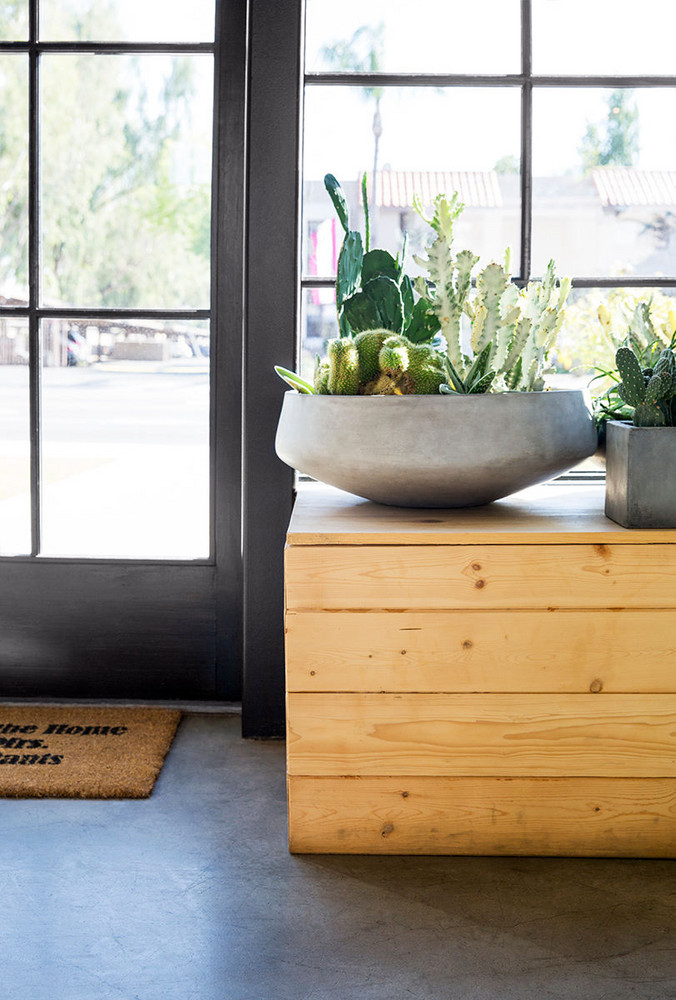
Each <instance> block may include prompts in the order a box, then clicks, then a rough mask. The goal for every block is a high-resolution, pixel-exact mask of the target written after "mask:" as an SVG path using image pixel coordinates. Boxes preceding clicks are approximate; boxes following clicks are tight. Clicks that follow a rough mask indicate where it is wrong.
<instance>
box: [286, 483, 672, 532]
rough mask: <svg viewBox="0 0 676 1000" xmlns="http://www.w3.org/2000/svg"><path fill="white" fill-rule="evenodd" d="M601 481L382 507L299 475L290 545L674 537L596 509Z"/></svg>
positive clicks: (602, 488) (602, 496) (601, 492)
mask: <svg viewBox="0 0 676 1000" xmlns="http://www.w3.org/2000/svg"><path fill="white" fill-rule="evenodd" d="M604 501H605V486H604V485H603V484H602V483H595V484H562V483H549V484H546V485H544V486H534V487H531V488H530V489H527V490H522V491H521V492H520V493H515V494H514V495H513V496H511V497H506V498H505V499H504V500H499V501H497V502H496V503H492V504H487V505H485V506H483V507H464V508H455V509H452V508H451V509H449V508H443V509H441V508H440V509H422V508H420V509H416V508H410V507H386V506H385V505H383V504H377V503H373V502H371V501H370V500H362V499H361V498H360V497H355V496H352V495H351V494H349V493H344V492H343V491H342V490H337V489H334V488H333V487H331V486H325V485H324V484H322V483H301V484H300V486H299V488H298V494H297V497H296V503H295V507H294V511H293V515H292V518H291V523H290V526H289V533H288V536H287V541H288V543H289V544H290V545H345V544H348V545H370V544H383V542H385V543H387V544H396V545H409V544H411V545H457V544H461V545H467V544H491V545H500V544H514V543H520V544H525V545H537V544H541V543H546V544H569V543H572V542H594V541H597V540H598V539H599V537H601V539H602V541H603V542H604V543H605V544H611V543H612V544H636V543H637V542H648V543H650V544H655V543H656V542H660V543H671V544H674V543H676V529H664V530H662V529H650V530H644V529H641V530H638V529H628V528H622V527H620V525H619V524H615V522H614V521H611V520H609V519H608V518H607V517H606V516H605V514H604Z"/></svg>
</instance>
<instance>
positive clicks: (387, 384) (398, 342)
mask: <svg viewBox="0 0 676 1000" xmlns="http://www.w3.org/2000/svg"><path fill="white" fill-rule="evenodd" d="M327 349H328V360H327V361H323V362H322V361H319V360H318V363H317V367H316V369H315V384H314V391H315V392H316V393H318V394H326V393H329V394H331V395H341V396H344V395H365V396H373V395H430V394H432V393H437V392H438V391H439V386H440V385H441V383H442V382H443V381H444V380H445V378H446V373H445V370H444V362H443V358H442V356H441V355H440V354H439V352H438V351H436V350H434V348H433V347H431V346H430V345H429V344H415V343H413V341H411V340H408V338H406V337H404V336H403V335H401V334H392V332H391V331H390V330H368V331H365V332H363V333H360V334H358V335H357V336H356V337H354V338H352V337H336V338H335V339H334V340H330V341H329V343H328V348H327Z"/></svg>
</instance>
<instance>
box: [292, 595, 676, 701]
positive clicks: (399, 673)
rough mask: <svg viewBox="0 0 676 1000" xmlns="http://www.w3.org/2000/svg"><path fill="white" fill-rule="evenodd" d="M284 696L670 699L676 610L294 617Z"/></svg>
mask: <svg viewBox="0 0 676 1000" xmlns="http://www.w3.org/2000/svg"><path fill="white" fill-rule="evenodd" d="M286 652H287V689H288V690H289V691H390V692H403V691H418V692H424V691H429V692H432V691H445V692H462V691H466V692H470V691H494V692H499V691H513V692H517V691H522V692H527V691H530V692H557V691H558V692H570V693H574V692H580V693H581V692H586V691H590V690H591V691H594V692H598V691H604V692H672V693H673V692H676V612H673V611H671V610H663V611H622V612H616V611H595V612H585V611H559V612H548V611H445V612H434V611H419V612H413V613H411V612H405V611H402V612H377V611H375V612H369V613H366V614H364V613H361V612H349V611H346V612H341V613H329V614H327V613H325V612H312V611H308V612H300V613H298V614H288V615H287V616H286Z"/></svg>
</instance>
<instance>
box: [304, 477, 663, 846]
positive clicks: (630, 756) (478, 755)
mask: <svg viewBox="0 0 676 1000" xmlns="http://www.w3.org/2000/svg"><path fill="white" fill-rule="evenodd" d="M286 641H287V748H288V749H287V754H288V767H287V771H288V796H289V842H290V849H291V850H292V851H294V852H300V853H305V852H328V853H360V854H376V853H378V854H380V853H388V854H530V855H588V856H640V857H676V530H670V531H662V530H655V531H644V530H641V531H628V530H626V529H623V528H621V527H619V526H618V525H616V524H614V522H612V521H609V520H607V519H606V518H605V516H604V515H603V487H601V486H593V485H592V486H590V485H580V486H575V485H558V484H554V485H548V486H543V487H535V488H533V489H530V490H526V491H524V492H522V493H520V494H517V495H516V496H514V497H511V498H509V499H508V500H504V501H501V502H500V503H496V504H492V505H490V506H488V507H482V508H473V509H465V510H456V511H452V510H438V511H436V510H412V509H402V508H394V507H384V506H380V505H377V504H373V503H370V502H368V501H362V500H359V499H358V498H356V497H352V496H350V495H348V494H345V493H341V492H340V491H338V490H334V489H332V488H330V487H325V486H322V485H320V484H308V485H305V486H301V488H300V490H299V494H298V498H297V502H296V505H295V508H294V513H293V517H292V521H291V524H290V527H289V533H288V539H287V549H286Z"/></svg>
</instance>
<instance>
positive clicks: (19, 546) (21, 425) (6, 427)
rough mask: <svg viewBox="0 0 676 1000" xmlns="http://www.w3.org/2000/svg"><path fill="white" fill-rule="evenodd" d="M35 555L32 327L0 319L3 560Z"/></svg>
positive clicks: (0, 539) (0, 530)
mask: <svg viewBox="0 0 676 1000" xmlns="http://www.w3.org/2000/svg"><path fill="white" fill-rule="evenodd" d="M30 550H31V501H30V431H29V409H28V323H27V321H26V320H25V319H15V318H13V317H11V316H2V315H1V314H0V555H2V556H14V555H26V553H29V552H30Z"/></svg>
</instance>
